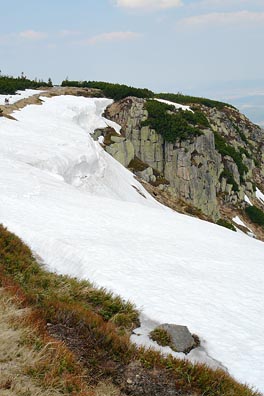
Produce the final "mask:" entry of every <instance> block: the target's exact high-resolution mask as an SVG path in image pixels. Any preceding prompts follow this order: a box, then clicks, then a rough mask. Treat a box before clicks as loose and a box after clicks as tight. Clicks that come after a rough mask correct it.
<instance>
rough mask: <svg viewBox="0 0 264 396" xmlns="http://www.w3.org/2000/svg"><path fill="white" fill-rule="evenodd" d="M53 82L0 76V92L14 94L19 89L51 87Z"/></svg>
mask: <svg viewBox="0 0 264 396" xmlns="http://www.w3.org/2000/svg"><path fill="white" fill-rule="evenodd" d="M51 86H52V82H51V80H49V82H44V81H40V80H38V81H37V80H29V79H28V78H25V77H11V76H0V94H4V95H14V94H15V93H16V91H18V90H21V91H23V90H25V89H35V88H40V87H51Z"/></svg>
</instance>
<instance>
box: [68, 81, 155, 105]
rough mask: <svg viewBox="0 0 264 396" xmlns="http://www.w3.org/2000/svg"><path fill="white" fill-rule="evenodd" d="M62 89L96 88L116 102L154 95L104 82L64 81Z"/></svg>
mask: <svg viewBox="0 0 264 396" xmlns="http://www.w3.org/2000/svg"><path fill="white" fill-rule="evenodd" d="M61 85H62V87H79V88H96V89H101V90H102V91H103V93H104V95H105V96H106V97H107V98H111V99H114V100H120V99H124V98H126V97H127V96H135V97H137V98H151V97H153V96H154V93H153V92H152V91H150V90H149V89H147V88H134V87H130V86H128V85H125V84H113V83H108V82H104V81H69V80H64V81H62V83H61Z"/></svg>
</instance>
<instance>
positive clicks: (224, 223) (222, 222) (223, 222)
mask: <svg viewBox="0 0 264 396" xmlns="http://www.w3.org/2000/svg"><path fill="white" fill-rule="evenodd" d="M216 224H217V225H219V226H221V227H225V228H228V229H229V230H232V231H235V232H236V229H235V227H234V226H233V224H232V223H230V222H229V221H227V220H224V219H219V220H217V222H216Z"/></svg>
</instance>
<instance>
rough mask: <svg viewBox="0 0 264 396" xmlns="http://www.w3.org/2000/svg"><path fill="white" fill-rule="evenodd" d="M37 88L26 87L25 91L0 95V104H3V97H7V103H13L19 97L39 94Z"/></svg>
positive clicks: (24, 97)
mask: <svg viewBox="0 0 264 396" xmlns="http://www.w3.org/2000/svg"><path fill="white" fill-rule="evenodd" d="M41 92H44V91H40V90H38V89H26V90H25V91H17V92H16V94H15V95H0V105H4V104H5V99H9V104H14V103H16V102H18V101H19V100H21V99H26V98H29V97H30V96H32V95H36V94H40V93H41Z"/></svg>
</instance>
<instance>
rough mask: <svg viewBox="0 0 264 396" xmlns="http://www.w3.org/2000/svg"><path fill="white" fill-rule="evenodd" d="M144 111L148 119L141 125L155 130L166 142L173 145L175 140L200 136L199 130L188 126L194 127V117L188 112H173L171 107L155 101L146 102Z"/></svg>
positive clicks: (173, 109)
mask: <svg viewBox="0 0 264 396" xmlns="http://www.w3.org/2000/svg"><path fill="white" fill-rule="evenodd" d="M145 109H146V110H147V111H148V119H147V120H146V121H143V122H142V123H141V125H142V126H150V128H152V129H155V130H156V132H157V133H159V134H160V135H162V136H163V138H164V139H165V140H166V141H167V142H171V143H174V142H175V141H176V140H177V139H180V140H184V139H189V138H192V137H193V136H199V135H201V134H202V132H201V131H200V129H198V128H197V127H194V126H192V125H190V124H194V125H196V119H195V116H194V115H193V113H192V112H190V111H177V112H175V108H174V106H173V105H168V104H166V103H161V102H158V101H156V100H148V101H147V102H146V103H145ZM198 119H199V115H198Z"/></svg>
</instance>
